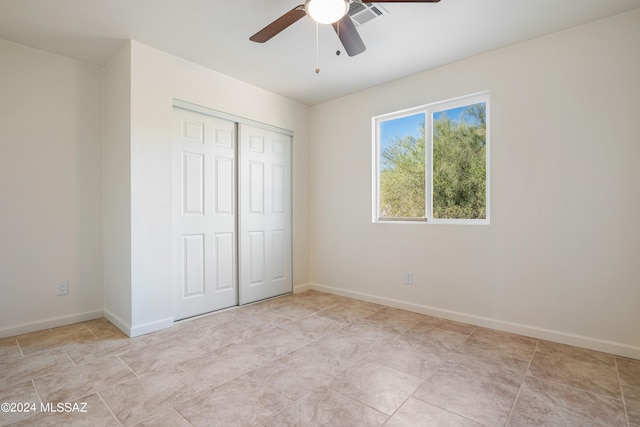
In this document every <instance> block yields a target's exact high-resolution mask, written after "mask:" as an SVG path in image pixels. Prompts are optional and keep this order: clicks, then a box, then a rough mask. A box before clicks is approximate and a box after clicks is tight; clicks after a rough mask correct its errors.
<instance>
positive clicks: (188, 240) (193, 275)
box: [182, 234, 205, 298]
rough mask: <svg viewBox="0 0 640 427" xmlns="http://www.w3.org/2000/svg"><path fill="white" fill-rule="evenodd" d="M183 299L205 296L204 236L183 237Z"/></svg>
mask: <svg viewBox="0 0 640 427" xmlns="http://www.w3.org/2000/svg"><path fill="white" fill-rule="evenodd" d="M182 265H183V268H184V278H183V295H182V296H183V298H191V297H194V296H198V295H203V294H204V291H205V289H204V235H203V234H194V235H185V236H182Z"/></svg>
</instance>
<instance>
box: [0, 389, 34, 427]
mask: <svg viewBox="0 0 640 427" xmlns="http://www.w3.org/2000/svg"><path fill="white" fill-rule="evenodd" d="M0 403H5V404H6V403H8V404H10V405H12V406H10V407H9V408H8V410H4V408H3V410H2V411H0V426H6V425H9V424H11V423H16V422H18V421H20V420H22V419H25V418H28V417H29V416H31V415H33V414H34V413H35V412H34V411H35V410H37V411H39V409H40V398H39V397H38V393H36V389H35V388H34V387H33V382H32V381H25V382H23V383H19V384H14V385H13V386H10V387H5V388H0ZM18 405H20V406H18ZM23 405H26V406H27V408H28V409H27V410H25V409H24V408H23ZM32 405H35V410H33V409H32V408H33V407H32Z"/></svg>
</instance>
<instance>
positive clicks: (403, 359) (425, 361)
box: [366, 339, 446, 379]
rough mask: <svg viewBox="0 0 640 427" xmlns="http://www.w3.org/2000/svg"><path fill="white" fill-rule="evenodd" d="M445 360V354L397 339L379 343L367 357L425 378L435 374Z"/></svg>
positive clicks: (370, 360) (369, 360) (371, 360)
mask: <svg viewBox="0 0 640 427" xmlns="http://www.w3.org/2000/svg"><path fill="white" fill-rule="evenodd" d="M445 360H446V357H445V356H442V355H437V354H433V353H423V352H421V351H417V350H414V349H413V348H412V347H411V346H410V345H409V344H407V343H406V342H402V341H399V340H396V339H393V340H387V341H385V342H384V343H382V344H380V345H378V346H377V347H375V348H374V349H373V350H372V351H371V352H370V353H369V354H368V357H367V358H366V361H367V362H377V363H380V364H382V365H385V366H388V367H390V368H394V369H397V370H399V371H402V372H405V373H407V374H410V375H413V376H416V377H419V378H423V379H427V378H430V377H431V376H432V375H433V374H435V373H436V371H437V370H438V368H440V366H442V364H443V363H444V362H445Z"/></svg>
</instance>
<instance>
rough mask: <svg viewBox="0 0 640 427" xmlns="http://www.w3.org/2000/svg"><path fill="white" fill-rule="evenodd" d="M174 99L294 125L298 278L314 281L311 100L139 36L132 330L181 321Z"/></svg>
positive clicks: (134, 92)
mask: <svg viewBox="0 0 640 427" xmlns="http://www.w3.org/2000/svg"><path fill="white" fill-rule="evenodd" d="M173 99H179V100H182V101H187V102H191V103H194V104H198V105H202V106H205V107H208V108H212V109H215V110H218V111H222V112H225V113H229V114H233V115H236V116H239V117H244V118H247V119H251V120H255V121H258V122H262V123H267V124H270V125H274V126H278V127H281V128H284V129H288V130H291V131H293V132H294V137H293V212H294V218H293V222H294V228H293V234H294V236H293V239H294V242H293V251H294V266H295V267H294V286H300V285H305V284H307V283H308V282H309V274H308V271H309V268H308V266H309V255H308V254H309V235H308V230H309V226H308V212H309V211H308V172H307V170H308V167H307V165H308V159H307V158H308V148H307V146H308V142H307V135H308V110H309V109H308V107H306V106H304V105H302V104H299V103H296V102H294V101H291V100H289V99H287V98H284V97H281V96H279V95H275V94H273V93H270V92H267V91H265V90H263V89H260V88H257V87H255V86H252V85H249V84H247V83H244V82H241V81H239V80H236V79H234V78H231V77H229V76H226V75H223V74H220V73H218V72H215V71H212V70H210V69H207V68H204V67H201V66H198V65H196V64H193V63H191V62H188V61H185V60H183V59H180V58H178V57H175V56H172V55H169V54H167V53H165V52H162V51H159V50H157V49H153V48H150V47H148V46H145V45H143V44H141V43H138V42H135V41H134V42H131V290H132V299H131V301H132V321H131V322H132V330H131V334H132V335H139V334H142V333H146V332H149V331H152V330H157V329H160V328H163V327H167V326H169V325H171V323H172V322H173V303H172V297H173V289H172V284H171V279H172V236H171V227H172V219H171V212H172V205H171V182H172V181H171V179H172V178H171V177H172V175H171V137H172V129H171V126H172V103H173Z"/></svg>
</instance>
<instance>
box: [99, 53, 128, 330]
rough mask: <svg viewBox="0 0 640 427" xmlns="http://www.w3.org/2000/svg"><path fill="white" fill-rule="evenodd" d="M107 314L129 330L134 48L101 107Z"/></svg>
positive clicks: (111, 77) (116, 60) (107, 81)
mask: <svg viewBox="0 0 640 427" xmlns="http://www.w3.org/2000/svg"><path fill="white" fill-rule="evenodd" d="M103 111H104V114H103V127H104V132H103V142H102V153H103V155H102V176H103V227H102V229H103V252H104V257H103V262H104V312H105V317H107V318H108V319H109V320H110V321H111V322H112V323H114V324H116V325H118V327H119V328H121V329H123V330H125V331H129V329H130V328H131V45H130V44H128V43H127V45H126V46H125V47H124V48H123V49H122V50H121V51H120V52H118V54H117V55H116V56H115V57H113V58H112V59H111V61H109V63H108V64H107V65H106V66H105V68H104V104H103Z"/></svg>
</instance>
